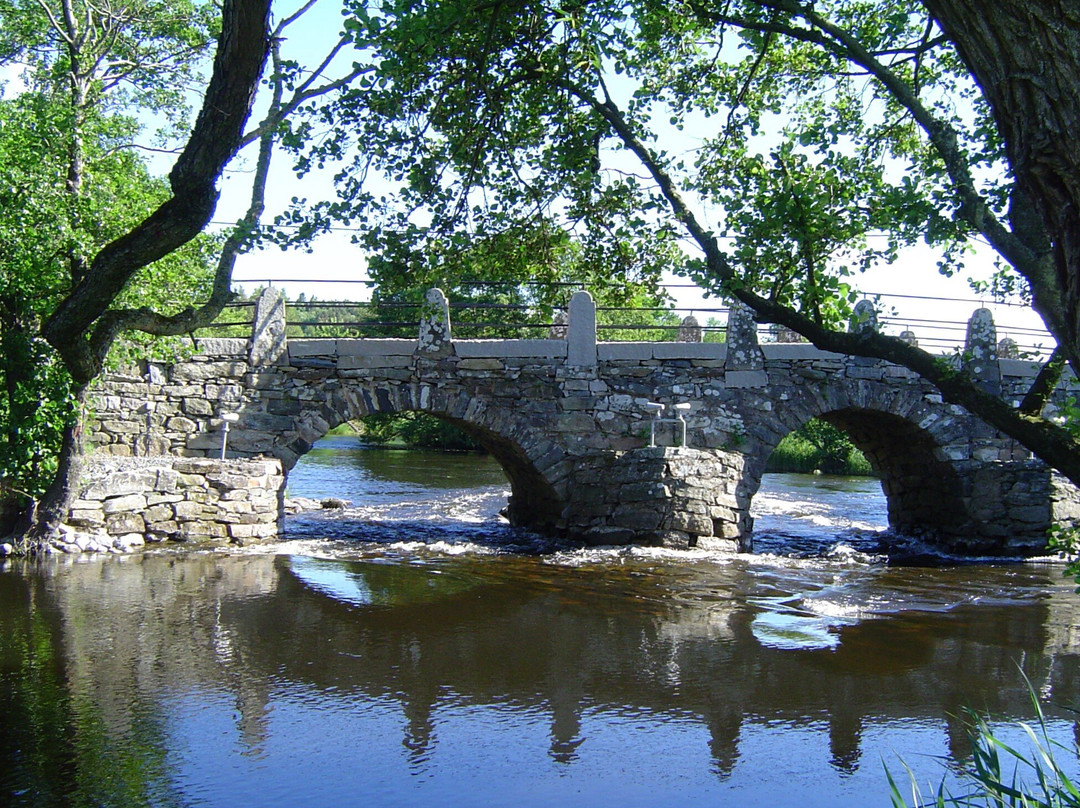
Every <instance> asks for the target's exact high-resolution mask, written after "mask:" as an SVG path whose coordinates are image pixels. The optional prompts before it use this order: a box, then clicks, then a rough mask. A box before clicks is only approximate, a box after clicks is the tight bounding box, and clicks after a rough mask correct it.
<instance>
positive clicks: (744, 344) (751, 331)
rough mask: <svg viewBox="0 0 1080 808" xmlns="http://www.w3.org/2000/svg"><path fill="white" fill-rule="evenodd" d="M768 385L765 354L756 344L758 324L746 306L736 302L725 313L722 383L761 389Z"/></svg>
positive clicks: (730, 385) (729, 385)
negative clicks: (724, 352)
mask: <svg viewBox="0 0 1080 808" xmlns="http://www.w3.org/2000/svg"><path fill="white" fill-rule="evenodd" d="M768 383H769V376H768V374H767V373H766V372H765V354H764V353H763V352H762V350H761V346H760V345H758V338H757V321H756V320H754V315H753V312H752V311H751V310H750V308H749V307H748V306H746V305H745V304H744V303H742V302H741V301H738V300H735V301H733V302H732V304H731V309H730V310H729V311H728V321H727V356H726V357H725V358H724V384H725V385H727V386H728V387H764V386H765V385H767V384H768Z"/></svg>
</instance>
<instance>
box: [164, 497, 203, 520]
mask: <svg viewBox="0 0 1080 808" xmlns="http://www.w3.org/2000/svg"><path fill="white" fill-rule="evenodd" d="M173 513H174V514H175V515H176V518H177V520H178V521H181V522H192V521H198V520H203V519H209V518H210V517H211V516H212V510H211V509H210V508H208V507H207V506H206V505H204V504H203V503H201V502H192V501H190V500H184V501H183V502H177V503H176V504H174V505H173Z"/></svg>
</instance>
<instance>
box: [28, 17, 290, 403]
mask: <svg viewBox="0 0 1080 808" xmlns="http://www.w3.org/2000/svg"><path fill="white" fill-rule="evenodd" d="M269 6H270V0H225V3H224V6H223V8H222V31H221V35H220V37H219V39H218V49H217V53H216V55H215V58H214V69H213V73H212V75H211V78H210V82H209V85H208V87H207V91H206V96H205V98H204V101H203V106H202V109H201V110H200V112H199V116H198V119H197V120H196V122H195V126H194V129H193V130H192V134H191V137H190V139H189V140H188V143H187V146H186V147H185V148H184V151H183V152H182V153H181V155H180V157H179V158H178V159H177V161H176V164H175V165H174V166H173V169H172V171H171V173H170V174H169V181H170V184H171V186H172V192H173V193H172V196H171V197H170V198H169V199H168V200H166V201H165V202H164V203H163V204H162V205H161V206H160V207H158V209H157V210H155V211H154V212H153V213H152V214H150V216H148V217H147V218H146V219H144V220H143V221H142V222H141V223H140V224H138V225H137V226H136V227H135V228H133V229H132V230H131V231H129V232H128V233H127V234H125V235H123V236H121V237H120V238H118V239H116V240H115V241H113V242H111V243H110V244H107V245H106V246H105V247H103V248H102V249H101V251H100V252H99V253H98V254H97V256H95V258H94V260H93V262H92V263H91V265H90V267H89V269H88V271H87V272H86V274H85V276H84V277H83V278H82V280H81V281H80V282H79V283H78V284H77V285H76V286H75V288H74V289H73V290H72V292H71V294H69V295H68V296H67V297H66V298H65V299H64V300H63V301H62V302H61V303H60V304H59V305H58V306H57V308H56V311H55V312H54V313H53V315H52V316H51V317H50V318H49V319H48V321H47V322H46V323H45V325H44V327H43V328H42V333H43V335H44V337H45V338H46V339H47V340H48V342H49V344H51V345H52V346H53V347H54V348H55V349H56V350H57V352H58V353H59V354H60V356H61V357H62V358H63V360H64V364H65V365H66V366H67V368H68V370H69V372H70V373H71V375H72V377H73V378H74V379H75V380H76V382H77V383H80V384H82V383H86V382H88V381H89V380H90V379H92V378H93V377H94V376H95V375H96V374H97V373H98V372H99V370H100V368H101V365H102V362H103V359H104V356H103V354H102V353H101V344H102V340H101V339H95V340H93V341H91V340H89V339H88V335H89V333H90V331H91V330H92V329H94V327H95V323H96V321H97V320H98V319H99V318H101V317H102V316H103V315H105V313H106V311H107V310H108V308H109V306H110V304H111V303H112V301H113V300H115V299H116V296H117V295H119V294H120V292H121V291H122V290H123V289H124V287H125V285H126V284H127V283H128V281H129V280H130V279H131V277H132V276H133V275H134V274H135V273H136V272H137V271H138V270H139V269H141V268H142V267H144V266H146V265H148V264H150V263H152V262H154V261H156V260H157V259H159V258H161V257H163V256H165V255H168V254H169V253H170V252H172V251H173V250H175V249H177V248H178V247H180V246H182V245H183V244H185V243H187V242H188V241H190V240H191V239H192V238H194V237H195V236H196V235H198V234H199V233H200V232H202V230H203V228H205V227H206V224H207V223H208V222H209V221H210V218H211V216H212V215H213V212H214V208H215V207H216V204H217V198H218V190H217V180H218V177H219V176H220V175H221V172H222V170H223V169H224V167H225V165H226V164H227V163H228V161H229V160H230V159H231V158H232V156H233V155H234V154H235V153H236V150H237V149H238V148H239V145H240V142H241V139H242V137H243V127H244V123H245V121H246V120H247V117H248V115H249V114H250V110H251V104H252V101H253V99H254V94H255V90H256V89H257V87H258V82H259V77H260V75H261V74H262V69H263V65H264V64H265V61H266V53H267V27H268V17H269ZM106 330H107V329H106Z"/></svg>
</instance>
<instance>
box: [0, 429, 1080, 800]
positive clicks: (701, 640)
mask: <svg viewBox="0 0 1080 808" xmlns="http://www.w3.org/2000/svg"><path fill="white" fill-rule="evenodd" d="M320 451H322V448H320V447H317V449H316V450H314V451H313V452H312V453H311V455H309V458H310V460H309V458H305V463H304V465H303V466H301V467H298V470H297V472H295V473H294V474H293V476H292V477H291V478H290V486H291V487H293V488H294V489H299V490H294V491H293V493H294V494H297V495H302V496H330V495H333V496H339V497H341V498H344V499H353V500H357V499H358V492H363V491H365V490H369V491H371V492H373V493H372V494H371V497H370V498H369V497H368V496H367V495H365V497H364V500H363V501H362V502H358V503H357V505H356V506H354V507H353V508H351V509H349V510H348V511H346V512H345V514H343V515H342V514H314V515H312V514H309V515H306V516H303V517H300V518H297V519H293V520H291V521H290V526H289V535H290V537H291V538H290V540H288V541H286V542H284V543H282V544H281V545H279V546H277V547H269V548H254V549H247V550H243V551H235V552H233V553H189V554H186V555H179V554H171V553H163V552H162V553H148V554H146V555H144V556H139V557H129V558H107V559H79V560H76V561H71V560H64V559H61V560H50V561H48V562H42V563H39V564H30V563H22V562H7V563H6V564H4V565H3V566H2V567H0V710H3V715H4V716H5V720H4V721H3V722H0V753H2V754H4V759H5V761H10V764H9V765H6V766H5V767H4V768H3V769H2V770H0V804H12V805H27V806H37V805H53V804H55V805H68V804H88V805H89V804H93V805H103V806H129V805H154V806H160V805H229V806H245V805H251V806H256V805H257V806H260V808H263V807H264V806H279V805H280V806H292V805H296V804H300V803H313V804H325V805H349V804H356V803H358V802H362V803H372V804H377V805H379V806H395V805H402V806H405V805H408V806H410V808H415V806H417V805H429V804H439V805H443V804H454V805H477V804H483V805H510V804H513V805H514V806H542V805H544V806H546V805H553V804H562V803H566V802H567V801H570V800H573V801H574V802H575V803H587V804H590V805H594V806H613V807H614V806H619V808H626V806H650V808H651V806H655V805H669V804H691V803H699V802H702V801H708V802H712V803H733V804H749V803H752V804H757V803H767V802H773V803H775V804H779V805H792V804H799V805H811V806H813V805H829V806H830V808H832V807H833V806H864V805H867V804H883V803H884V802H885V800H886V796H885V795H886V793H887V784H886V782H885V778H884V774H883V772H882V769H881V765H880V761H881V760H882V759H885V760H888V761H890V762H895V761H896V755H897V754H900V755H903V756H904V757H905V758H906V760H907V761H908V762H909V763H910V764H911V765H912V766H913V767H914V768H915V769H916V771H917V772H918V773H919V775H920V777H921V779H922V781H923V782H927V781H931V780H933V781H936V780H937V778H938V777H940V776H941V773H942V770H941V768H940V767H939V764H938V762H937V760H936V758H935V756H938V757H948V756H951V757H952V758H953V759H958V758H959V757H961V756H963V755H964V754H966V751H967V750H966V740H965V734H964V728H963V726H962V725H961V724H960V723H959V719H958V718H957V717H956V716H959V715H961V714H962V710H963V708H965V707H969V706H970V707H974V708H976V709H979V710H983V711H986V712H988V713H990V714H992V715H995V716H998V717H999V719H1008V718H1027V717H1030V702H1029V700H1028V694H1027V691H1026V686H1025V684H1024V681H1023V676H1027V677H1028V678H1029V679H1030V681H1031V682H1032V683H1033V684H1034V685H1035V687H1036V688H1037V689H1038V692H1039V693H1040V695H1041V696H1042V697H1043V698H1045V699H1047V700H1048V707H1047V712H1048V715H1049V716H1050V728H1051V732H1052V734H1053V736H1054V738H1055V739H1056V740H1058V741H1060V742H1062V743H1064V744H1066V745H1068V744H1071V743H1072V742H1073V738H1074V733H1075V725H1074V718H1075V715H1074V714H1073V713H1071V712H1069V711H1068V709H1066V708H1068V707H1070V706H1075V705H1077V704H1080V693H1078V688H1080V676H1078V674H1080V671H1078V670H1077V665H1078V660H1080V597H1077V596H1076V595H1074V594H1073V593H1072V591H1071V589H1070V588H1069V587H1068V586H1066V585H1064V584H1062V583H1061V582H1060V580H1058V578H1057V575H1058V572H1057V570H1056V569H1053V568H1042V567H1038V566H1031V565H994V566H990V565H987V566H963V567H956V566H938V567H932V568H931V567H927V568H913V567H904V566H890V565H888V564H885V563H883V562H884V558H885V556H884V555H882V554H880V553H879V551H880V550H881V549H882V548H881V545H882V534H881V533H880V528H881V527H883V522H884V502H883V499H882V498H881V496H880V492H879V491H878V492H877V493H876V494H875V492H874V489H873V486H876V485H877V484H876V483H874V482H873V481H835V480H822V479H820V478H818V479H812V478H790V479H785V478H780V479H776V478H774V479H773V480H769V479H768V478H767V482H766V487H765V488H763V491H762V492H761V494H759V497H758V498H757V499H756V501H755V505H756V507H757V509H758V527H759V529H760V530H761V534H762V536H763V537H764V539H763V540H764V541H765V542H766V549H767V551H766V552H763V553H760V554H756V555H725V554H720V553H708V552H703V551H687V552H678V551H671V550H662V549H650V548H590V549H579V548H573V547H562V546H559V545H557V544H551V543H543V542H541V541H540V540H539V539H537V538H536V537H531V536H529V535H528V534H523V533H520V532H517V531H514V530H512V529H511V528H509V527H508V526H506V525H505V524H504V523H502V522H501V521H500V520H499V518H498V517H497V515H496V512H497V510H498V508H499V507H501V505H502V504H503V503H504V501H505V487H504V484H503V483H502V482H501V481H500V480H498V479H495V480H490V479H487V478H486V477H484V475H485V474H487V471H491V469H490V468H489V469H487V471H483V470H481V471H476V470H470V466H469V463H470V462H471V461H470V459H469V458H468V457H455V458H453V459H452V460H450V461H448V462H450V463H451V464H452V465H453V466H454V469H453V471H452V473H451V472H449V471H446V470H445V468H444V467H443V468H444V471H442V472H439V473H438V474H436V478H437V479H436V480H434V481H432V480H431V479H430V477H428V476H427V474H426V473H424V474H418V475H417V476H416V477H415V479H413V478H408V477H407V476H406V478H404V479H403V475H402V473H401V472H400V469H399V470H393V469H390V467H389V466H387V465H385V464H383V463H382V460H381V459H380V458H379V456H378V455H375V454H364V455H363V456H362V458H361V459H360V460H358V459H357V458H356V457H355V456H352V455H349V456H348V457H347V458H346V462H345V463H344V465H341V464H338V463H335V462H334V455H333V453H332V452H331V453H330V454H326V455H320V454H319V452H320ZM363 451H369V450H363ZM388 454H390V455H392V458H383V459H387V460H392V462H393V463H399V464H404V465H405V466H407V467H411V468H413V469H415V468H417V467H420V468H423V469H425V472H426V471H430V470H431V469H433V468H435V466H434V464H432V463H429V462H428V460H429V458H427V457H425V458H423V461H422V462H420V463H418V462H417V460H416V458H415V457H413V458H410V457H409V456H408V455H406V454H404V453H400V452H392V453H388ZM473 460H474V459H473ZM410 464H411V465H410ZM495 470H496V471H497V467H496V468H495ZM410 473H411V472H410ZM447 475H449V476H447ZM478 481H480V482H483V483H484V484H483V485H480V486H479V487H470V485H471V484H472V483H474V482H478ZM304 486H310V487H309V488H307V489H306V490H305V489H304ZM332 486H337V487H336V488H334V487H332ZM358 486H359V487H358ZM364 486H367V488H364ZM807 486H813V487H814V489H813V490H812V491H810V492H809V493H811V494H813V496H814V497H816V496H817V495H818V494H819V493H820V492H821V487H823V486H825V487H832V488H834V489H835V490H832V491H831V492H830V494H831V495H832V496H833V500H832V501H831V502H821V501H819V500H814V499H812V498H811V497H810V496H807V492H806V487H807ZM406 490H407V491H411V492H412V493H411V494H409V495H408V497H407V498H406V499H407V501H404V502H403V501H402V497H403V494H402V493H401V492H402V491H406ZM395 492H396V493H395ZM768 542H773V546H772V547H771V549H770V548H769V546H768V544H767V543H768ZM886 549H887V548H886ZM1022 674H1023V676H1022ZM1002 731H1003V733H1004V735H1005V738H1006V740H1010V741H1017V742H1020V741H1022V739H1021V738H1020V737H1019V736H1015V735H1012V734H1010V733H1011V732H1012V730H1010V729H1008V728H1003V729H1002ZM897 767H898V764H897ZM894 768H895V767H894Z"/></svg>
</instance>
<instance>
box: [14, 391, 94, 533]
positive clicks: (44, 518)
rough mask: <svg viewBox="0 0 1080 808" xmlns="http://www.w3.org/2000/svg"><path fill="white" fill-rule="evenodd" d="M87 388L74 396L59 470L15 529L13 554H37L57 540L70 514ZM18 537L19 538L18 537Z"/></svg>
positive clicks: (80, 465) (78, 469)
mask: <svg viewBox="0 0 1080 808" xmlns="http://www.w3.org/2000/svg"><path fill="white" fill-rule="evenodd" d="M85 401H86V387H85V386H83V387H80V388H79V389H78V390H76V391H75V395H74V406H73V409H74V412H72V413H71V417H70V419H69V421H68V424H67V426H66V427H65V428H64V437H63V442H62V443H61V445H60V455H59V457H58V467H57V469H56V474H55V475H54V476H53V481H52V484H51V485H50V486H49V488H48V490H47V491H46V492H45V495H44V496H43V497H42V498H41V501H40V502H38V503H33V504H31V506H30V508H29V510H27V511H26V512H25V513H24V514H23V515H22V517H21V518H20V520H19V523H18V524H17V525H16V528H15V532H16V535H17V539H16V545H15V546H16V550H17V551H18V552H20V553H37V552H40V551H41V550H43V549H44V548H45V546H46V545H48V543H49V542H50V541H51V540H52V539H53V538H55V537H56V534H57V531H58V529H59V527H60V524H61V523H62V522H63V521H64V520H65V519H66V518H67V516H68V512H69V511H70V510H71V502H72V500H73V499H74V497H75V493H76V491H77V490H78V487H79V482H80V479H81V478H82V471H83V447H82V416H83V404H84V403H85ZM20 534H21V535H20Z"/></svg>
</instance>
